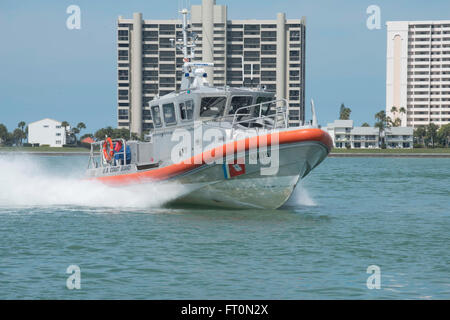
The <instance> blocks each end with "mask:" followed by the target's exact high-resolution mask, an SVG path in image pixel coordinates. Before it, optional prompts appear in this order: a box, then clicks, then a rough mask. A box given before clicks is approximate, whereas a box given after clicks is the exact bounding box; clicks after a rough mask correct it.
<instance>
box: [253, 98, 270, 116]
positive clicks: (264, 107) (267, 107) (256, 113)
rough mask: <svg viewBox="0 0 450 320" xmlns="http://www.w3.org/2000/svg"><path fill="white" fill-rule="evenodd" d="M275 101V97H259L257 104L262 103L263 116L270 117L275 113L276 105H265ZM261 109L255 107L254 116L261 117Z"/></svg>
mask: <svg viewBox="0 0 450 320" xmlns="http://www.w3.org/2000/svg"><path fill="white" fill-rule="evenodd" d="M270 101H273V97H258V98H256V104H260V103H262V109H261V116H268V115H270V114H273V113H275V109H274V107H275V104H274V103H265V102H270ZM259 108H260V106H259V105H257V106H255V109H254V110H253V115H254V116H255V117H259Z"/></svg>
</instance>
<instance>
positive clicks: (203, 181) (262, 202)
mask: <svg viewBox="0 0 450 320" xmlns="http://www.w3.org/2000/svg"><path fill="white" fill-rule="evenodd" d="M327 154H328V149H327V147H326V146H324V145H323V144H321V143H320V142H301V143H295V144H289V145H282V146H280V147H279V159H280V160H279V168H278V171H277V173H276V174H274V175H261V171H260V169H261V165H260V164H254V165H250V164H245V171H246V173H245V174H242V175H238V176H235V177H232V178H228V177H227V176H226V174H225V173H224V165H223V164H213V165H205V166H202V167H200V168H198V169H197V170H195V171H194V172H190V173H188V174H186V175H184V176H182V177H177V178H175V179H172V180H173V181H176V182H178V183H181V184H183V185H185V186H186V188H187V190H189V191H188V192H187V193H186V194H184V195H183V196H181V197H179V198H178V199H175V200H173V201H172V203H176V204H184V203H187V204H194V205H204V206H215V207H226V208H265V209H275V208H279V207H280V206H282V205H283V204H284V203H285V202H286V201H287V200H288V199H289V197H290V196H291V194H292V192H293V190H294V188H295V186H296V185H297V183H298V182H299V181H300V179H301V178H303V177H305V176H306V175H307V174H308V173H309V172H310V171H311V170H312V169H313V168H314V167H316V166H317V165H318V164H319V163H320V162H322V161H323V160H324V159H325V157H326V156H327ZM247 155H248V154H247Z"/></svg>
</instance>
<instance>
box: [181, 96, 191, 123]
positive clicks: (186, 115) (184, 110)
mask: <svg viewBox="0 0 450 320" xmlns="http://www.w3.org/2000/svg"><path fill="white" fill-rule="evenodd" d="M180 115H181V120H192V117H193V115H194V101H192V100H188V101H184V102H180Z"/></svg>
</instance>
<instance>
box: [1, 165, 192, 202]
mask: <svg viewBox="0 0 450 320" xmlns="http://www.w3.org/2000/svg"><path fill="white" fill-rule="evenodd" d="M68 170H69V169H68ZM77 171H79V170H77ZM187 191H188V190H187V188H186V187H184V186H183V185H180V184H177V183H167V182H165V183H164V182H154V183H147V184H144V185H134V186H130V187H126V188H118V187H112V186H108V185H105V184H102V183H100V182H95V181H89V180H84V179H83V178H82V177H79V176H78V177H76V176H74V174H73V173H71V172H66V173H65V174H64V175H63V174H62V173H61V170H60V169H59V173H57V172H52V170H51V169H49V168H44V166H42V164H41V165H40V164H39V162H37V161H34V160H33V156H31V157H0V206H3V207H9V206H52V205H63V206H65V205H72V206H88V207H110V208H147V207H161V206H162V205H164V204H165V203H167V202H168V201H171V200H174V199H175V198H177V197H179V196H180V195H183V194H185V193H186V192H187Z"/></svg>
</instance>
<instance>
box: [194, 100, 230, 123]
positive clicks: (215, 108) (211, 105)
mask: <svg viewBox="0 0 450 320" xmlns="http://www.w3.org/2000/svg"><path fill="white" fill-rule="evenodd" d="M226 103H227V97H224V96H221V97H204V98H202V103H201V106H200V117H202V118H211V117H212V118H218V117H221V116H222V115H223V111H224V109H225V105H226Z"/></svg>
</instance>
